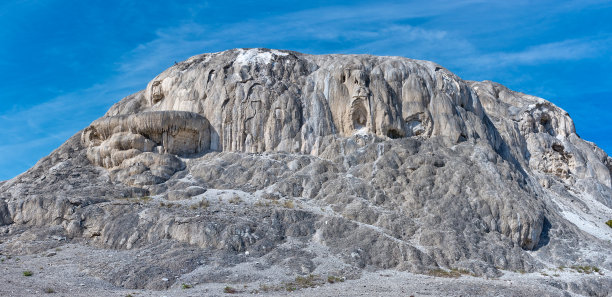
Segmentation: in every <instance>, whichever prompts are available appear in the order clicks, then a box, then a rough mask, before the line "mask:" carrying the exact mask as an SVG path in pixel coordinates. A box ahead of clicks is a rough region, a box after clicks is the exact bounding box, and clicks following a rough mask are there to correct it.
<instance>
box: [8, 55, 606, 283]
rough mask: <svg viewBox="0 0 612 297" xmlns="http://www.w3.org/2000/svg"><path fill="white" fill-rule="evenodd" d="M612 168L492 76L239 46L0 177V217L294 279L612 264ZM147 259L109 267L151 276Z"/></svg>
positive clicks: (556, 119) (111, 244)
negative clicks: (380, 271)
mask: <svg viewBox="0 0 612 297" xmlns="http://www.w3.org/2000/svg"><path fill="white" fill-rule="evenodd" d="M611 175H612V158H610V157H608V156H607V154H606V153H605V152H604V151H603V150H601V149H599V148H598V147H597V146H596V145H595V144H593V143H590V142H587V141H584V140H582V139H580V137H578V135H577V134H576V131H575V128H574V124H573V121H572V120H571V118H570V117H569V115H568V114H567V112H565V111H563V110H562V109H560V108H559V107H557V106H555V105H554V104H552V103H550V102H548V101H546V100H544V99H541V98H537V97H533V96H529V95H525V94H522V93H517V92H513V91H511V90H509V89H507V88H505V87H504V86H502V85H499V84H497V83H493V82H489V81H484V82H474V81H464V80H462V79H460V78H459V77H457V76H456V75H454V74H452V73H451V72H449V71H448V70H446V69H444V68H443V67H441V66H439V65H437V64H435V63H432V62H427V61H417V60H411V59H406V58H401V57H376V56H368V55H321V56H314V55H305V54H301V53H296V52H291V51H280V50H268V49H236V50H229V51H225V52H220V53H212V54H203V55H198V56H194V57H192V58H190V59H188V60H186V61H184V62H181V63H177V64H176V65H175V66H173V67H171V68H169V69H167V70H166V71H164V72H163V73H161V74H160V75H158V76H157V77H155V78H154V79H153V80H152V81H151V82H150V83H149V84H148V85H147V87H146V89H145V90H143V91H141V92H138V93H136V94H133V95H130V96H128V97H126V98H124V99H123V100H121V101H120V102H118V103H117V104H115V105H114V106H113V107H111V109H110V110H109V111H108V112H107V113H106V115H105V116H104V117H102V118H100V119H98V120H96V121H94V122H93V123H92V124H91V125H90V126H89V127H87V128H85V129H84V130H83V131H81V132H79V133H78V134H77V135H75V136H74V137H72V138H71V139H70V140H68V141H67V142H66V143H65V144H64V145H62V146H61V147H60V148H59V149H57V150H56V151H54V152H53V153H51V155H49V156H48V157H46V158H44V159H42V160H41V161H39V163H38V164H37V165H36V166H34V167H33V168H32V169H30V170H29V171H28V172H26V173H24V174H22V175H20V176H18V177H16V178H14V179H12V180H10V181H7V182H5V183H3V184H0V197H2V198H3V199H2V200H0V225H4V226H5V227H2V228H3V229H2V230H4V232H5V233H6V234H9V235H11V236H14V237H15V236H17V235H14V234H21V233H20V232H24V231H23V230H26V229H27V228H30V227H31V226H38V227H41V226H42V227H45V226H46V227H49V228H50V226H61V232H60V233H62V234H64V235H65V236H66V237H67V238H69V239H70V240H74V241H78V240H84V238H86V239H87V240H88V241H89V242H90V243H89V244H93V245H96V246H99V247H103V248H113V249H146V248H149V247H151V246H154V245H159V244H165V242H172V243H176V244H179V245H178V247H175V249H177V250H181V249H187V248H190V249H192V248H193V247H197V250H199V251H202V252H203V253H206V254H207V255H209V256H208V258H207V261H209V262H210V261H213V262H215V263H217V265H221V266H223V267H226V269H227V270H228V271H229V270H231V267H234V266H235V265H238V264H239V263H242V264H241V265H247V264H248V265H251V264H252V263H255V260H253V261H251V260H248V259H245V258H242V257H239V255H240V254H241V253H244V252H245V251H248V252H249V255H250V256H249V257H251V258H253V259H257V263H265V264H264V266H266V265H267V266H266V267H276V266H278V267H284V269H287V270H288V271H290V272H291V273H313V272H318V273H326V272H327V271H329V270H330V269H331V270H335V271H349V270H351V269H353V268H355V269H362V268H365V267H373V268H394V269H400V270H409V271H413V272H426V271H429V270H431V269H435V268H439V267H442V268H445V269H449V268H452V267H461V268H463V269H467V270H469V271H470V272H472V273H474V274H476V275H483V274H486V275H499V274H500V273H501V272H500V269H502V270H527V271H534V270H537V269H541V268H543V267H550V266H558V265H566V266H571V265H573V264H576V263H575V262H576V261H578V260H577V259H580V262H581V263H579V264H592V265H594V264H597V265H598V266H600V267H602V268H605V269H612V259H611V258H610V257H609V253H610V252H611V251H612V245H611V243H610V242H611V240H612V228H608V227H607V226H606V225H605V221H606V220H607V219H612V189H611V187H612V177H611ZM129 197H131V198H130V199H132V200H130V199H125V198H129ZM138 197H145V198H138ZM122 201H127V202H122ZM130 201H131V202H130ZM168 205H170V206H172V207H170V208H168V207H166V206H168ZM2 230H0V231H2ZM0 233H1V232H0ZM7 236H8V235H7ZM289 243H291V244H289ZM323 250H324V251H325V252H316V251H323ZM323 255H327V256H323ZM334 257H335V258H337V259H339V261H338V262H334V263H336V264H335V266H334V265H331V264H329V265H323V264H321V263H323V262H325V259H331V258H334ZM180 259H182V260H184V261H187V260H185V259H184V258H180ZM212 259H224V261H220V260H212ZM171 260H172V259H168V261H171ZM190 261H191V260H190ZM331 262H333V261H331V260H330V263H331ZM219 263H222V264H219ZM249 263H250V264H249ZM202 265H209V264H202ZM253 265H254V264H253ZM189 267H190V268H189V269H191V270H193V269H195V268H196V267H192V266H189ZM330 267H331V268H330ZM124 269H129V268H127V267H126V268H124ZM143 271H144V270H143ZM351 271H352V270H351ZM143 273H144V272H143ZM143 273H139V272H131V273H130V275H132V278H129V279H127V280H126V279H124V278H115V277H113V276H108V278H109V281H111V282H113V283H115V284H117V285H122V286H128V287H141V288H142V287H147V288H158V285H155V282H154V278H155V276H144V274H143ZM211 273H212V272H211ZM204 275H205V276H202V277H209V278H210V277H212V275H211V274H206V273H205V274H204ZM215 277H220V276H215ZM602 281H603V282H607V284H609V283H610V282H611V279H610V278H604V279H603V280H602ZM168 285H171V283H169V284H168Z"/></svg>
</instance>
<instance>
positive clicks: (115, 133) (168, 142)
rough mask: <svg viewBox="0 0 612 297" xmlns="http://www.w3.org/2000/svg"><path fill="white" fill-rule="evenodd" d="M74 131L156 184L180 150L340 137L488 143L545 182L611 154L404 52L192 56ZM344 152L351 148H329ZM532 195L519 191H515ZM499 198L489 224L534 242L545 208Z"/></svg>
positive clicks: (315, 146) (532, 102) (177, 164)
mask: <svg viewBox="0 0 612 297" xmlns="http://www.w3.org/2000/svg"><path fill="white" fill-rule="evenodd" d="M82 138H83V143H84V144H85V146H86V147H88V154H87V156H88V158H89V159H90V160H91V161H92V162H93V163H94V164H97V165H99V166H103V167H106V168H109V169H111V170H113V172H114V176H116V177H118V179H119V180H123V181H124V182H127V183H128V184H130V185H151V184H158V183H161V182H163V181H165V180H167V179H168V178H169V177H170V176H171V175H172V174H174V173H175V172H177V171H180V170H183V169H184V164H183V162H182V161H181V160H180V159H179V158H177V157H176V156H185V155H189V154H197V153H206V152H207V151H221V152H245V153H264V152H285V153H299V154H309V155H313V156H321V157H325V158H331V156H330V155H329V154H330V152H329V151H330V150H329V146H330V145H333V143H335V142H337V141H338V140H337V139H343V138H347V139H354V141H355V143H356V145H357V146H363V145H365V144H367V142H368V141H371V140H372V139H378V141H385V140H389V139H401V138H413V139H418V140H421V141H425V140H428V139H435V140H436V142H438V143H440V144H441V145H442V146H443V147H452V146H455V145H458V144H461V143H464V142H468V143H471V144H479V145H485V146H487V147H489V148H490V149H491V150H492V151H493V152H495V154H498V155H499V157H501V158H502V159H504V160H506V161H507V162H509V163H510V164H511V165H512V166H515V167H516V168H525V169H527V168H529V169H530V170H533V171H534V172H536V173H538V174H536V175H534V178H535V180H537V182H538V183H540V184H541V185H542V186H545V187H548V186H549V181H548V179H549V176H554V177H555V178H559V179H560V180H562V181H564V182H568V183H575V180H576V178H578V179H581V180H585V179H586V180H593V181H596V182H599V183H602V184H604V185H607V186H608V187H609V186H610V170H609V168H608V167H606V165H605V164H606V162H608V161H606V160H607V159H606V158H608V157H607V155H605V153H603V152H602V151H597V150H593V149H591V148H588V149H579V148H578V147H585V146H586V147H588V144H585V142H584V141H582V140H580V139H579V138H578V137H577V136H576V134H575V128H574V125H573V122H572V120H571V119H570V118H569V115H568V114H567V113H566V112H565V111H563V110H561V109H560V108H558V107H556V106H554V105H553V104H552V103H550V102H548V101H545V100H543V99H540V98H536V97H533V96H528V95H524V94H520V93H516V92H512V91H510V90H508V89H506V88H505V87H503V86H501V85H498V84H495V83H491V82H466V81H463V80H462V79H460V78H459V77H457V76H456V75H454V74H453V73H451V72H449V71H448V70H446V69H444V68H443V67H441V66H439V65H437V64H435V63H432V62H428V61H417V60H412V59H406V58H401V57H377V56H369V55H320V56H315V55H305V54H300V53H296V52H290V51H279V50H268V49H236V50H230V51H225V52H220V53H212V54H203V55H199V56H194V57H192V58H190V59H188V60H186V61H185V62H182V63H178V64H177V65H175V66H173V67H171V68H169V69H168V70H166V71H164V72H163V73H161V74H160V75H158V76H157V77H155V78H154V79H153V80H152V81H151V82H150V83H149V84H148V85H147V88H146V89H145V90H144V91H143V92H140V93H137V94H135V95H132V96H130V97H127V98H126V99H124V100H123V101H122V102H120V103H118V104H116V105H115V106H113V107H112V108H111V109H110V110H109V112H108V113H107V115H106V117H104V118H102V119H100V120H98V121H96V122H94V123H93V124H92V125H91V126H90V127H89V128H88V129H86V130H85V131H84V132H83V136H82ZM349 143H350V141H349ZM345 150H349V151H350V150H351V149H350V147H348V148H347V147H343V148H342V149H341V150H340V151H337V152H334V153H332V155H333V154H343V153H346V151H345ZM343 151H344V152H343ZM323 152H326V155H321V154H323ZM487 158H490V157H487ZM519 170H524V169H519ZM143 176H144V177H143ZM588 184H589V182H585V185H584V187H588V186H587V185H588ZM537 192H538V190H537V189H531V188H529V187H527V188H526V192H525V193H524V194H523V195H527V196H531V195H535V194H536V193H537ZM596 196H597V195H596ZM599 196H601V194H600V195H599ZM483 197H484V196H481V197H480V198H481V199H484V198H483ZM496 199H498V198H494V199H493V201H488V202H487V203H486V206H485V208H486V211H485V213H489V212H491V213H492V214H493V215H492V216H490V219H489V218H487V219H486V220H487V221H486V223H485V225H487V226H488V227H487V228H490V229H493V230H499V231H501V232H502V233H504V234H507V235H508V236H511V237H512V238H513V239H514V240H515V241H516V242H517V243H519V244H520V245H521V246H523V247H525V248H528V249H531V248H533V247H535V246H536V245H537V243H538V241H539V236H540V233H541V231H542V225H543V221H544V219H543V218H544V215H543V213H544V210H543V207H542V205H541V204H539V203H537V202H535V201H534V202H533V203H528V205H529V206H528V207H527V208H524V209H522V208H521V207H518V208H517V207H516V206H510V205H507V206H503V205H499V204H498V202H495V201H494V200H496ZM517 199H518V198H517ZM485 200H486V199H485ZM502 201H503V203H502V204H504V205H505V204H507V203H509V201H513V200H512V199H510V198H508V197H506V198H505V200H502ZM601 201H602V203H606V204H610V202H609V201H607V200H606V199H604V198H602V199H601ZM491 208H498V210H494V209H491ZM521 209H522V210H521ZM486 216H487V217H489V215H486Z"/></svg>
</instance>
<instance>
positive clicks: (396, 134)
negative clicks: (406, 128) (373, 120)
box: [387, 129, 402, 139]
mask: <svg viewBox="0 0 612 297" xmlns="http://www.w3.org/2000/svg"><path fill="white" fill-rule="evenodd" d="M387 136H388V137H389V138H391V139H397V138H402V133H400V132H399V131H397V130H395V129H391V130H389V131H387Z"/></svg>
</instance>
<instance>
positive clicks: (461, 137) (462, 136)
mask: <svg viewBox="0 0 612 297" xmlns="http://www.w3.org/2000/svg"><path fill="white" fill-rule="evenodd" d="M466 140H467V136H465V134H461V135H459V138H458V139H457V143H460V142H464V141H466Z"/></svg>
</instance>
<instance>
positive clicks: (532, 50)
mask: <svg viewBox="0 0 612 297" xmlns="http://www.w3.org/2000/svg"><path fill="white" fill-rule="evenodd" d="M610 42H612V38H610V37H609V36H607V37H603V38H602V37H594V38H593V37H589V38H583V39H572V40H564V41H559V42H552V43H545V44H539V45H536V46H531V47H528V48H526V49H524V50H522V51H517V52H494V53H488V54H482V55H474V56H471V57H467V58H466V59H464V60H465V63H470V64H476V65H478V66H479V67H487V68H490V67H496V68H499V67H504V66H507V65H514V66H517V65H536V64H543V63H549V62H556V61H576V60H583V59H590V58H597V57H599V56H601V55H602V54H605V53H606V52H607V51H609V50H610V47H611V46H610Z"/></svg>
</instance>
